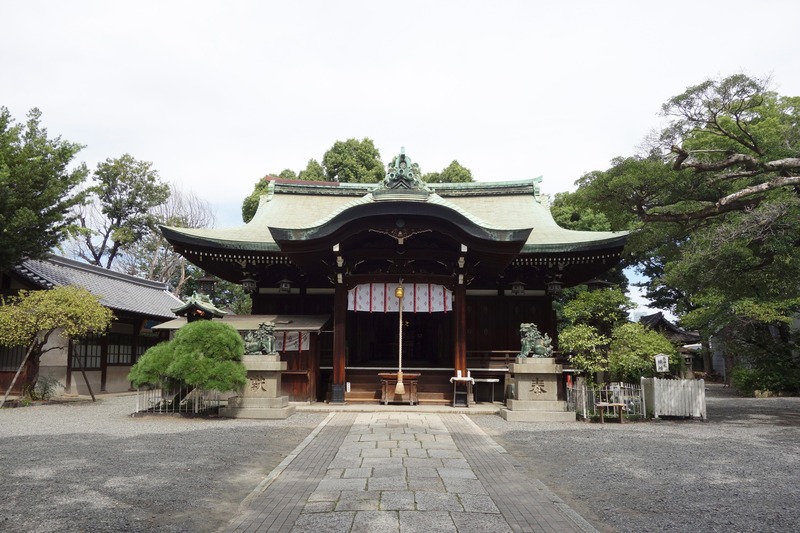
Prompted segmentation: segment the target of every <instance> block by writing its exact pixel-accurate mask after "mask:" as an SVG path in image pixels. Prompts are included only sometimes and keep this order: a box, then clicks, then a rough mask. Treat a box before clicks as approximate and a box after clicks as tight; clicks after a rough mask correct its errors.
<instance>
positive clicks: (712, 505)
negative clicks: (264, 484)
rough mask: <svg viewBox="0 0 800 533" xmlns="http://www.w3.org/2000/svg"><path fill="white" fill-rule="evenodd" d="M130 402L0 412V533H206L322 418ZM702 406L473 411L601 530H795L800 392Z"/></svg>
mask: <svg viewBox="0 0 800 533" xmlns="http://www.w3.org/2000/svg"><path fill="white" fill-rule="evenodd" d="M134 402H135V398H134V397H133V396H108V397H102V398H101V399H100V401H98V402H97V403H95V404H92V403H91V402H80V403H68V404H53V405H45V406H37V407H28V408H18V409H3V410H0V487H2V495H3V497H2V498H0V531H9V532H56V531H58V532H62V531H69V532H73V531H74V532H78V531H85V532H94V531H141V532H144V531H167V532H179V531H187V532H188V531H198V532H205V531H217V530H218V529H219V528H221V527H222V526H224V525H225V524H226V523H227V522H228V520H229V519H230V518H232V517H233V516H234V515H235V514H236V512H237V509H238V507H239V504H240V503H241V502H242V500H244V498H245V497H247V496H248V494H250V492H251V491H252V490H253V488H254V487H255V486H256V485H258V483H259V482H260V481H261V480H262V479H263V478H264V477H265V476H266V475H267V474H268V473H269V472H270V471H271V470H272V469H273V468H274V467H275V466H276V465H277V464H278V463H280V461H281V460H282V459H283V457H285V456H286V455H287V454H288V453H290V452H291V451H292V450H294V448H295V447H296V446H297V445H298V444H299V443H300V442H301V441H302V440H303V439H304V438H305V437H306V436H307V435H308V434H309V433H310V432H311V431H312V430H313V429H314V428H315V427H316V426H317V424H319V422H321V421H322V420H323V419H324V418H325V416H326V415H325V414H322V413H308V412H299V413H297V414H295V415H294V416H292V417H291V418H289V419H288V420H283V421H255V420H226V419H210V420H208V419H184V418H179V417H142V418H132V417H130V416H128V415H129V414H130V412H131V411H132V410H133V405H134ZM708 412H709V421H708V422H702V421H660V422H644V423H630V424H624V425H619V424H615V423H606V424H604V425H600V424H584V423H575V424H523V423H510V422H506V421H504V420H503V419H502V418H500V417H497V416H475V417H473V419H474V420H475V421H476V422H477V423H478V425H479V426H480V427H482V428H483V429H484V431H486V433H487V434H489V435H490V436H491V437H492V438H494V439H495V440H496V441H497V442H498V444H500V445H501V446H503V447H504V448H505V449H506V451H507V452H508V453H509V454H510V456H511V457H510V458H511V459H512V460H514V461H516V462H518V463H519V464H520V466H521V468H524V469H525V471H527V472H528V474H529V475H531V476H532V477H535V478H537V479H539V480H541V481H542V482H543V483H545V484H546V485H547V486H548V487H549V488H550V489H551V490H552V491H553V492H555V493H556V494H557V495H558V496H560V497H561V498H562V499H564V500H565V501H566V502H567V503H568V504H569V505H570V506H571V507H572V508H573V509H574V510H576V511H577V512H578V513H580V514H581V515H582V516H583V517H584V518H585V519H586V520H588V521H589V522H591V523H592V524H593V525H594V526H595V527H596V528H597V529H598V530H600V531H604V532H606V531H620V532H623V531H720V532H722V531H725V532H730V531H737V532H739V531H776V532H777V531H781V532H783V531H797V524H800V506H798V505H797V502H798V501H800V483H798V479H799V477H798V475H800V398H768V399H744V398H737V397H734V396H732V395H730V394H729V393H726V392H725V391H722V390H721V389H712V390H711V391H710V393H709V398H708ZM487 533H488V532H487Z"/></svg>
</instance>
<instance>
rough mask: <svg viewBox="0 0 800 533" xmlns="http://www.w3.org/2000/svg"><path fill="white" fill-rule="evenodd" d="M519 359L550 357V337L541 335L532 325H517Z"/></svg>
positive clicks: (551, 352)
mask: <svg viewBox="0 0 800 533" xmlns="http://www.w3.org/2000/svg"><path fill="white" fill-rule="evenodd" d="M519 337H520V346H521V348H520V351H519V357H528V356H530V357H552V356H553V346H552V340H551V339H550V336H549V335H548V334H547V333H545V334H544V335H542V334H541V333H540V332H539V328H537V327H536V324H534V323H527V324H524V323H523V324H520V325H519Z"/></svg>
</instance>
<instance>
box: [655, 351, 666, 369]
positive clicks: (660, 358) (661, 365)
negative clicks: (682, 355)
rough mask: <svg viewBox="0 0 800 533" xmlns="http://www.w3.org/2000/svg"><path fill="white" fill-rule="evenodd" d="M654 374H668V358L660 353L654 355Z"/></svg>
mask: <svg viewBox="0 0 800 533" xmlns="http://www.w3.org/2000/svg"><path fill="white" fill-rule="evenodd" d="M656 372H669V356H668V355H664V354H663V353H660V354H658V355H656Z"/></svg>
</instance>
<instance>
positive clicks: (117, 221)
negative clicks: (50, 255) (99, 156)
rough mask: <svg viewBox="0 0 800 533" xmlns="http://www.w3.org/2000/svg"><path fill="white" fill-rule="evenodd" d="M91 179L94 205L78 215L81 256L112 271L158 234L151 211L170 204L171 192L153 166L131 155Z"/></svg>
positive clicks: (100, 168)
mask: <svg viewBox="0 0 800 533" xmlns="http://www.w3.org/2000/svg"><path fill="white" fill-rule="evenodd" d="M92 179H93V181H94V185H93V186H91V187H89V189H88V192H89V194H90V195H91V197H92V203H91V204H90V205H89V206H86V207H85V208H84V209H81V210H80V213H79V215H78V219H79V221H80V225H81V231H80V240H79V243H78V255H79V256H80V257H81V259H83V260H84V261H86V262H87V263H89V264H92V265H97V266H102V267H105V268H111V266H112V264H113V262H114V260H115V259H116V258H117V256H118V255H119V254H120V253H121V252H123V251H125V250H127V249H128V248H130V247H131V246H134V245H135V244H136V243H137V242H139V241H140V240H141V239H142V238H143V237H145V236H146V235H148V234H150V233H152V232H155V231H157V229H156V223H157V217H156V215H155V214H154V213H153V212H152V209H154V208H156V207H157V206H160V205H162V204H163V203H164V202H166V201H167V198H169V195H170V189H169V185H167V184H165V183H162V182H161V181H160V180H159V177H158V171H156V170H155V169H154V168H153V164H152V163H150V162H147V161H138V160H136V159H134V158H133V157H132V156H131V155H130V154H124V155H122V156H121V157H118V158H116V159H111V158H109V159H106V160H105V161H103V162H102V163H99V164H98V165H97V169H96V170H95V171H94V174H93V175H92Z"/></svg>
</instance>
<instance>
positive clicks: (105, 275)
mask: <svg viewBox="0 0 800 533" xmlns="http://www.w3.org/2000/svg"><path fill="white" fill-rule="evenodd" d="M14 271H15V272H16V273H17V274H19V275H20V276H22V277H24V278H26V279H28V280H29V281H30V282H32V283H34V284H35V285H37V286H39V287H41V288H43V289H52V288H53V287H60V286H65V285H74V286H77V287H83V288H85V289H87V290H88V291H89V292H91V293H92V294H94V295H95V296H97V297H98V298H99V299H100V303H102V304H103V305H104V306H106V307H108V308H110V309H112V310H115V311H124V312H129V313H137V314H141V315H146V316H151V317H162V318H175V313H173V312H172V311H171V309H172V308H174V307H176V306H178V305H182V304H183V302H182V301H181V300H180V299H179V298H177V297H175V296H173V295H172V293H170V291H169V287H168V286H167V284H166V283H160V282H156V281H148V280H145V279H141V278H137V277H135V276H129V275H127V274H122V273H120V272H114V271H111V270H107V269H105V268H100V267H97V266H92V265H87V264H85V263H79V262H78V261H72V260H71V259H65V258H63V257H58V256H50V257H48V258H47V259H44V260H38V259H26V260H25V261H23V262H22V263H21V264H20V265H18V266H16V267H14Z"/></svg>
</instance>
